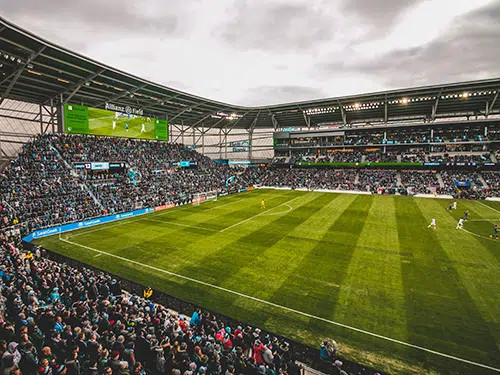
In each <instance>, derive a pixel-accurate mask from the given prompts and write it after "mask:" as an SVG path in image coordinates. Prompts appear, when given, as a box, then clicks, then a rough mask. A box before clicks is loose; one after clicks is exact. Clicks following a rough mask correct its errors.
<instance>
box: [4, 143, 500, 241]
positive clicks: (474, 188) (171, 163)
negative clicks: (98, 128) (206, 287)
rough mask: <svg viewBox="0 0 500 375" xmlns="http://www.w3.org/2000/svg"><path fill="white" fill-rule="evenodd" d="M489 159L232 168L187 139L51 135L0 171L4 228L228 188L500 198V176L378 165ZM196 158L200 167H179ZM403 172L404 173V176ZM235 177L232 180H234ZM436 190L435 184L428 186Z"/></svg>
mask: <svg viewBox="0 0 500 375" xmlns="http://www.w3.org/2000/svg"><path fill="white" fill-rule="evenodd" d="M398 158H399V159H400V160H401V161H411V162H414V161H419V162H421V161H425V159H426V158H428V159H429V160H430V161H434V160H436V161H437V160H438V161H446V162H454V163H464V162H465V163H468V162H477V161H485V160H486V161H490V160H491V159H492V158H491V155H489V154H474V155H464V154H453V155H451V154H440V155H425V154H423V153H421V152H418V151H417V152H408V153H403V154H402V155H397V154H395V153H381V152H370V153H361V152H335V153H329V154H325V155H303V156H300V157H291V158H290V157H283V156H282V157H277V159H276V160H275V163H273V164H271V165H270V166H269V167H260V168H246V169H243V168H239V169H237V168H230V167H229V166H226V165H222V164H217V163H214V162H213V161H212V160H211V159H209V158H208V157H206V156H203V155H201V154H200V153H198V152H196V151H194V150H190V149H187V148H186V147H184V146H183V145H180V144H172V143H165V142H155V141H144V140H134V139H126V138H109V137H95V136H80V135H44V136H39V137H37V138H36V139H35V140H34V141H32V142H31V143H29V144H27V145H26V146H25V147H24V148H23V149H22V151H21V153H20V154H19V156H18V157H17V158H16V159H15V160H13V161H12V163H11V164H10V165H9V166H8V167H7V168H6V169H5V170H4V171H2V172H1V174H0V199H1V203H0V214H1V216H2V218H1V220H0V227H1V228H5V227H10V226H12V225H16V224H18V223H22V224H23V225H22V228H23V231H25V232H31V231H33V230H36V229H40V228H45V227H47V226H51V225H55V224H60V223H67V222H74V221H79V220H83V219H88V218H92V217H97V216H102V215H107V214H115V213H120V212H126V211H131V210H134V209H137V208H143V207H153V206H161V205H165V204H183V203H189V202H191V200H192V199H193V197H195V196H196V195H197V194H198V193H201V192H206V191H217V192H219V193H227V192H232V191H238V190H240V189H241V188H245V187H247V186H252V185H264V186H270V187H290V188H304V189H332V190H362V191H370V192H373V193H380V192H384V193H395V192H400V193H403V194H407V193H412V194H416V193H429V192H431V191H433V189H434V188H436V187H437V191H438V193H440V194H451V195H453V196H459V195H460V196H463V197H469V198H485V197H489V196H496V195H498V194H499V193H500V192H499V190H500V189H499V187H498V182H497V178H498V173H496V172H485V177H486V179H487V180H488V181H490V182H491V183H490V185H491V186H487V185H488V182H486V185H484V184H483V180H481V176H480V174H479V172H460V171H456V170H454V171H451V172H443V173H442V177H443V181H444V186H439V181H438V179H437V174H435V173H434V174H433V173H429V172H422V171H401V172H398V171H395V170H383V169H376V167H375V168H373V163H377V162H384V161H385V162H387V161H392V162H393V161H397V160H398ZM103 161H108V162H113V161H114V162H123V163H125V164H126V165H127V166H128V171H129V173H128V174H123V175H119V174H114V175H105V174H102V175H99V176H97V177H96V176H93V175H89V174H86V173H81V172H78V171H77V170H76V169H75V168H74V163H90V162H103ZM181 161H190V162H193V163H195V164H196V165H197V166H196V167H194V168H179V167H178V163H179V162H181ZM361 161H369V162H371V163H372V165H371V168H368V169H330V168H319V167H317V168H314V167H309V168H293V169H290V168H280V165H281V163H283V162H292V163H295V162H313V163H314V162H350V163H352V162H361ZM398 174H399V176H398ZM233 176H234V178H231V177H233ZM429 188H431V189H429Z"/></svg>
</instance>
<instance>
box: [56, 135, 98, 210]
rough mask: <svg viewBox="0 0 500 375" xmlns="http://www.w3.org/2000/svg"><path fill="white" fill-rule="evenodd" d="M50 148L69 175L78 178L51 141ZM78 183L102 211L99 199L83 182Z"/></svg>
mask: <svg viewBox="0 0 500 375" xmlns="http://www.w3.org/2000/svg"><path fill="white" fill-rule="evenodd" d="M50 149H51V150H52V151H54V153H55V154H56V156H57V157H58V159H59V160H61V161H62V162H63V163H64V165H65V166H66V167H67V168H68V170H69V173H70V174H71V176H73V177H74V178H76V179H78V173H76V171H75V169H74V168H73V166H72V165H71V164H69V163H68V162H67V161H66V160H65V159H64V158H63V157H62V156H61V154H60V153H59V150H58V149H57V148H55V147H54V145H53V144H52V143H51V144H50ZM78 185H80V188H81V189H82V190H83V191H86V192H87V194H88V195H89V196H90V197H91V198H92V200H93V201H94V203H95V204H96V205H97V206H98V207H99V208H100V209H101V210H103V211H104V206H103V205H102V203H101V201H99V199H97V197H96V196H95V195H94V193H92V190H91V189H90V188H89V187H88V186H87V185H86V184H84V183H80V184H78Z"/></svg>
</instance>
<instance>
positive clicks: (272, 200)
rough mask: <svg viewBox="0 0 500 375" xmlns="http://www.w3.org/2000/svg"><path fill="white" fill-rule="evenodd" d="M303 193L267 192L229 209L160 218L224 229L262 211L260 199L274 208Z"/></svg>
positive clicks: (181, 213)
mask: <svg viewBox="0 0 500 375" xmlns="http://www.w3.org/2000/svg"><path fill="white" fill-rule="evenodd" d="M302 194H303V193H300V192H293V191H288V192H286V194H266V195H264V196H255V195H250V196H248V197H246V199H245V200H244V201H241V202H240V203H239V204H235V205H232V206H230V208H231V209H229V210H224V209H221V210H217V209H216V210H210V211H208V210H201V211H199V210H195V209H193V210H185V211H182V212H180V213H179V214H176V215H165V216H163V217H161V218H155V219H158V220H165V221H171V222H176V223H179V224H183V225H196V226H200V227H205V228H209V229H215V230H222V229H225V228H227V227H229V226H231V225H233V224H236V223H238V222H240V221H243V220H246V219H249V218H251V217H252V216H254V215H256V214H260V213H262V210H261V208H260V201H261V199H262V197H265V198H267V199H266V207H267V208H268V209H272V208H273V207H277V206H279V205H280V204H283V203H285V202H286V201H288V200H290V199H292V198H295V197H298V196H301V195H302Z"/></svg>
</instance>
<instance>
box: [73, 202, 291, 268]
mask: <svg viewBox="0 0 500 375" xmlns="http://www.w3.org/2000/svg"><path fill="white" fill-rule="evenodd" d="M271 198H274V199H271V200H272V201H273V202H274V204H275V205H278V204H279V203H281V202H282V201H285V200H286V199H287V196H283V195H281V196H280V195H276V196H275V197H271ZM255 205H257V206H258V207H259V208H260V201H258V203H255V202H253V201H252V200H248V201H247V200H245V201H244V202H241V204H238V210H234V208H233V210H234V211H233V212H235V213H237V212H243V213H245V211H248V210H249V208H250V207H252V208H253V206H255ZM183 207H186V210H176V211H172V214H170V215H164V216H159V215H152V216H145V218H148V217H151V218H154V219H155V220H160V221H150V220H145V221H138V222H134V223H133V224H132V225H128V226H127V231H126V232H121V229H120V228H119V227H118V228H116V227H113V228H110V229H111V232H108V231H107V230H104V231H101V232H97V233H91V234H90V235H87V236H85V238H81V237H77V239H76V242H79V243H87V244H88V246H91V247H96V248H98V249H101V248H102V246H105V247H106V248H109V249H110V251H109V252H111V253H114V254H120V255H121V256H124V257H131V259H135V260H138V259H140V261H141V262H144V263H147V264H149V262H150V261H151V250H152V249H154V253H155V255H156V259H155V264H161V265H163V267H166V268H165V269H168V270H170V271H178V270H179V269H180V268H182V267H186V266H189V265H191V264H193V263H196V259H195V258H193V254H194V253H195V252H196V251H197V250H198V249H199V248H200V247H201V246H206V245H207V244H208V245H209V246H212V244H213V242H211V241H210V240H209V237H210V236H212V235H215V234H217V233H215V232H206V231H203V230H199V229H197V228H194V227H191V228H190V227H179V226H176V225H172V224H170V223H168V221H170V220H172V219H173V220H175V217H176V216H178V215H182V216H183V217H186V213H187V216H189V217H192V219H193V225H196V226H197V225H200V226H201V225H207V222H211V221H220V222H224V221H225V219H224V218H221V217H225V216H227V213H226V212H224V211H220V210H212V211H210V215H197V214H196V213H197V211H198V210H197V206H183ZM162 212H163V211H162ZM163 218H166V219H167V220H168V221H165V222H164V223H162V222H161V220H162V219H163ZM198 223H199V224H198ZM115 232H116V235H115ZM117 239H119V240H118V241H117ZM106 251H107V250H106Z"/></svg>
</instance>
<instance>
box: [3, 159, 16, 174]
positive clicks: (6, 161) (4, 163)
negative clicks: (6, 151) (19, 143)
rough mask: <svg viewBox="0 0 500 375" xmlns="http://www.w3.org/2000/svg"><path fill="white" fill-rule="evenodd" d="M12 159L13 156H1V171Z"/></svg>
mask: <svg viewBox="0 0 500 375" xmlns="http://www.w3.org/2000/svg"><path fill="white" fill-rule="evenodd" d="M13 159H14V158H1V159H0V171H3V170H4V169H5V168H7V167H8V166H9V164H10V162H11V161H12V160H13Z"/></svg>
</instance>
